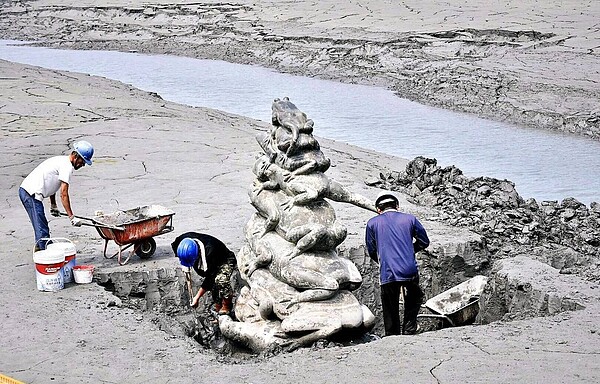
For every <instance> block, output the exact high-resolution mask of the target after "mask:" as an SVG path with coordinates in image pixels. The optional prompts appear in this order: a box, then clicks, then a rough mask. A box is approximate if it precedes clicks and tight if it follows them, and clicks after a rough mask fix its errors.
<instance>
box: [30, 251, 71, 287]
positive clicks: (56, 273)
mask: <svg viewBox="0 0 600 384" xmlns="http://www.w3.org/2000/svg"><path fill="white" fill-rule="evenodd" d="M33 262H34V263H35V277H36V280H37V288H38V289H39V290H40V291H47V292H55V291H58V290H60V289H63V288H64V287H65V280H64V277H63V272H62V267H63V265H64V264H65V254H64V252H63V251H62V250H60V249H58V248H55V249H44V250H41V251H37V252H34V253H33Z"/></svg>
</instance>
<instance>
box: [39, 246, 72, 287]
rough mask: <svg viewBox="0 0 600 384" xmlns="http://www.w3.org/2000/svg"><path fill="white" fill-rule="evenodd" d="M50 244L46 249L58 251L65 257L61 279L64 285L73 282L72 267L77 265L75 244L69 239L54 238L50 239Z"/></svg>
mask: <svg viewBox="0 0 600 384" xmlns="http://www.w3.org/2000/svg"><path fill="white" fill-rule="evenodd" d="M50 240H51V241H52V243H50V244H48V245H47V246H46V249H59V250H60V251H61V252H62V253H63V254H64V255H65V265H64V266H63V270H62V272H63V279H64V281H65V284H68V283H72V282H73V267H74V266H75V264H77V261H76V257H77V249H76V248H75V244H73V242H72V241H71V240H69V239H65V238H62V237H58V238H56V237H54V238H52V239H50Z"/></svg>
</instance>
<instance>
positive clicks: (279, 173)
mask: <svg viewBox="0 0 600 384" xmlns="http://www.w3.org/2000/svg"><path fill="white" fill-rule="evenodd" d="M252 171H253V172H254V174H255V175H256V177H257V180H258V181H259V182H260V184H259V185H257V186H256V189H255V190H254V194H255V195H257V196H258V194H260V192H261V191H262V190H264V189H268V190H276V189H280V190H282V191H283V192H285V193H286V194H287V195H288V196H291V198H292V199H291V201H290V204H292V205H306V204H308V203H311V202H314V201H318V200H321V199H323V198H328V199H330V200H333V201H337V202H341V203H348V204H353V205H356V206H357V207H360V208H364V209H367V210H369V211H373V212H376V209H375V204H374V203H373V202H372V201H371V200H369V199H367V198H366V197H363V196H361V195H359V194H356V193H353V192H350V191H349V190H347V189H346V188H344V187H343V186H342V185H341V184H340V183H338V182H336V181H335V180H332V179H330V178H329V177H327V176H326V175H325V174H324V173H323V172H320V171H313V172H311V173H303V172H302V171H303V170H300V169H298V170H295V171H291V172H290V171H287V170H285V169H283V168H281V167H280V166H278V165H277V164H273V163H271V162H270V161H269V157H268V156H266V155H263V156H260V157H259V158H258V159H257V160H256V161H255V163H254V166H253V168H252ZM288 208H289V207H288Z"/></svg>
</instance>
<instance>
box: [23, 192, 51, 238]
mask: <svg viewBox="0 0 600 384" xmlns="http://www.w3.org/2000/svg"><path fill="white" fill-rule="evenodd" d="M19 198H20V199H21V202H22V203H23V206H24V207H25V210H26V211H27V214H28V215H29V220H30V221H31V225H32V226H33V232H34V234H35V245H36V247H38V248H39V249H45V248H46V243H45V242H43V241H41V242H40V241H39V240H40V239H43V238H48V237H50V228H49V227H48V220H47V219H46V213H45V212H44V204H42V202H41V201H39V200H37V199H36V198H35V197H33V196H31V195H30V194H29V193H27V191H26V190H24V189H23V188H19Z"/></svg>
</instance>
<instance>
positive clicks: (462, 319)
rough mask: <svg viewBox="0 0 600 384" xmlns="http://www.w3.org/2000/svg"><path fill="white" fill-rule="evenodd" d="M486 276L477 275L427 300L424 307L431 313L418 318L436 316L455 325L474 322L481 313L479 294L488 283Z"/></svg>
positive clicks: (420, 315)
mask: <svg viewBox="0 0 600 384" xmlns="http://www.w3.org/2000/svg"><path fill="white" fill-rule="evenodd" d="M487 280H488V278H487V277H486V276H481V275H479V276H475V277H473V278H471V279H469V280H467V281H465V282H463V283H461V284H459V285H457V286H455V287H452V288H450V289H448V290H446V291H444V292H442V293H440V294H439V295H437V296H434V297H432V298H431V299H429V300H427V301H426V302H425V304H423V307H424V308H426V309H427V310H428V311H430V313H424V314H419V315H418V316H417V318H436V319H442V320H445V321H447V322H448V324H450V325H451V326H453V327H456V326H459V325H467V324H472V323H473V322H474V321H475V318H476V317H477V314H478V313H479V296H480V295H481V293H482V292H483V288H484V287H485V285H486V283H487Z"/></svg>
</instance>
